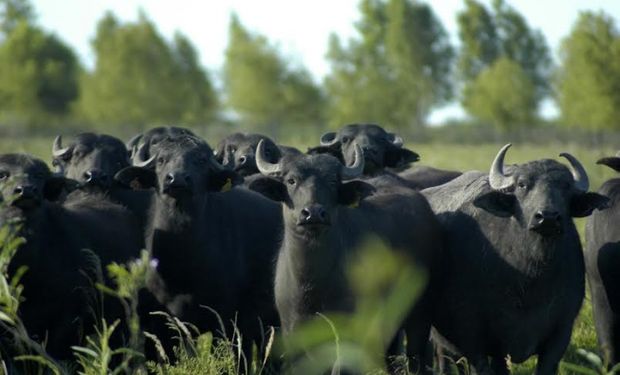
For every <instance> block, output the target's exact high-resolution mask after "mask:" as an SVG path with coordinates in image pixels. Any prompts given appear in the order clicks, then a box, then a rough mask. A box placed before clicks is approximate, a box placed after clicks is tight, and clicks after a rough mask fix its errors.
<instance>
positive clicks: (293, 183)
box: [286, 177, 297, 186]
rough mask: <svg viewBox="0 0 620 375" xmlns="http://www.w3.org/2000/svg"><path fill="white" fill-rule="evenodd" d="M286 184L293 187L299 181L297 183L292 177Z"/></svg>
mask: <svg viewBox="0 0 620 375" xmlns="http://www.w3.org/2000/svg"><path fill="white" fill-rule="evenodd" d="M286 183H287V184H289V185H291V186H293V185H295V184H296V183H297V181H295V179H294V178H292V177H291V178H289V179H288V180H286Z"/></svg>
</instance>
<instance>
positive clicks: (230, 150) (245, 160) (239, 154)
mask: <svg viewBox="0 0 620 375" xmlns="http://www.w3.org/2000/svg"><path fill="white" fill-rule="evenodd" d="M261 140H264V141H265V157H266V158H267V160H270V161H271V162H275V161H276V160H279V159H280V158H281V157H282V155H285V154H289V153H293V154H301V152H300V151H299V150H297V149H296V148H293V147H288V146H281V145H276V144H275V142H273V141H272V140H271V139H270V138H269V137H267V136H265V135H262V134H254V133H234V134H231V135H229V136H227V137H226V138H224V139H222V140H221V141H220V142H219V143H218V145H217V147H216V148H215V158H216V160H217V161H218V162H220V163H221V164H223V165H227V166H230V167H232V169H234V170H235V171H236V172H237V173H238V174H240V175H241V176H244V177H247V176H251V175H253V174H257V173H259V172H258V168H256V160H255V154H256V147H257V146H258V142H260V141H261Z"/></svg>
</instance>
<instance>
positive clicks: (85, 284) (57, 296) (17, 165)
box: [0, 154, 139, 359]
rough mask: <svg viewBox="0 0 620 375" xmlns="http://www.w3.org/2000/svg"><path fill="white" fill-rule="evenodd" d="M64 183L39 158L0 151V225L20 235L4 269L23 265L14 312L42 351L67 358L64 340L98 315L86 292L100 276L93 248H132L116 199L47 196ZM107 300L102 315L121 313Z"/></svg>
mask: <svg viewBox="0 0 620 375" xmlns="http://www.w3.org/2000/svg"><path fill="white" fill-rule="evenodd" d="M66 183H68V181H67V180H66V179H65V178H63V177H57V176H54V175H52V174H51V172H50V170H49V169H48V167H47V166H46V165H45V163H43V162H42V161H41V160H39V159H35V158H33V157H31V156H28V155H22V154H4V155H0V193H1V194H0V195H1V198H2V208H1V209H0V225H3V226H4V225H9V226H12V225H14V224H15V223H17V227H15V229H16V230H17V232H16V234H17V235H18V236H21V237H23V238H24V239H25V241H26V242H25V243H24V244H23V245H22V246H21V247H20V248H19V250H18V251H17V253H16V255H15V257H14V258H13V259H12V261H11V263H10V266H9V275H14V274H15V272H17V270H19V269H20V268H21V267H22V266H26V267H27V271H26V273H25V274H24V276H23V278H22V279H21V283H22V285H23V287H24V290H23V297H24V301H23V302H22V304H21V305H20V309H19V315H20V317H21V319H22V320H23V322H24V324H25V326H26V328H27V329H28V332H29V334H30V335H31V337H32V338H33V339H34V340H35V341H38V342H43V341H46V342H47V344H46V349H47V351H48V353H49V354H50V355H52V356H53V357H54V358H57V359H70V358H72V357H73V355H72V352H71V346H72V345H81V344H83V342H82V338H83V337H84V335H87V334H91V333H94V324H95V322H100V320H99V319H100V318H102V316H101V315H100V314H99V315H98V316H95V315H94V314H93V312H97V313H101V308H100V307H99V306H98V304H97V303H96V302H97V301H96V300H95V299H93V296H97V295H98V293H97V292H96V290H95V288H94V283H95V282H98V281H101V279H100V278H99V277H98V274H99V273H100V271H97V267H96V265H97V263H98V261H97V255H102V257H105V256H110V257H113V256H114V254H116V253H126V252H131V251H134V249H139V239H138V238H135V236H134V233H133V232H131V231H128V230H127V228H130V227H132V226H133V225H134V224H133V223H132V222H131V220H132V219H131V216H130V215H127V212H126V210H125V209H124V208H123V207H121V206H119V205H115V204H112V203H109V202H107V201H106V200H102V199H100V197H96V196H81V197H79V199H73V200H70V201H65V202H64V203H63V204H62V205H61V204H58V203H55V202H51V201H50V200H55V199H56V198H57V197H58V196H59V194H60V192H61V191H62V189H63V187H64V185H65V184H66ZM106 254H107V255H106ZM106 300H108V299H106ZM113 305H114V304H112V305H107V304H106V309H105V310H104V312H105V316H103V317H105V318H106V320H108V321H113V320H114V319H117V318H120V317H122V316H123V315H122V314H123V313H122V311H121V310H120V309H117V310H115V309H113V308H111V309H107V307H110V306H113ZM119 308H120V306H119Z"/></svg>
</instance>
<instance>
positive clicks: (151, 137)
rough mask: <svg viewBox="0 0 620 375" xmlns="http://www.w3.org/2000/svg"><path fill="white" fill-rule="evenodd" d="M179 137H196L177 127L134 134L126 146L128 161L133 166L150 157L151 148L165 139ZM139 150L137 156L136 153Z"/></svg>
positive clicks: (161, 127) (160, 128)
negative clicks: (139, 152)
mask: <svg viewBox="0 0 620 375" xmlns="http://www.w3.org/2000/svg"><path fill="white" fill-rule="evenodd" d="M180 135H191V136H196V135H195V134H194V133H193V132H192V131H191V130H189V129H186V128H182V127H179V126H159V127H156V128H153V129H150V130H148V131H146V132H144V133H140V134H136V135H135V136H134V137H133V138H131V139H130V140H129V142H127V144H126V148H127V153H128V154H129V159H130V160H131V162H132V164H133V165H136V164H137V163H140V162H141V161H143V160H147V159H149V158H150V157H151V148H153V147H154V146H156V145H157V144H158V143H159V142H160V141H161V140H163V139H164V138H167V137H175V136H180ZM138 150H141V154H140V155H138V153H137V151H138Z"/></svg>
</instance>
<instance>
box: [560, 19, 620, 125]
mask: <svg viewBox="0 0 620 375" xmlns="http://www.w3.org/2000/svg"><path fill="white" fill-rule="evenodd" d="M560 59H561V65H560V68H559V71H558V74H557V77H556V83H557V89H558V103H559V106H560V110H561V113H562V119H563V120H564V121H563V122H564V123H565V124H566V125H568V126H580V127H584V128H588V129H620V32H619V31H618V29H617V27H616V24H615V21H614V19H613V18H612V17H611V16H609V15H607V14H605V13H603V12H599V13H593V12H584V13H581V14H580V15H579V18H578V19H577V22H576V23H575V25H574V26H573V28H572V30H571V32H570V34H569V35H568V37H566V38H565V39H564V40H563V41H562V44H561V49H560Z"/></svg>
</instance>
